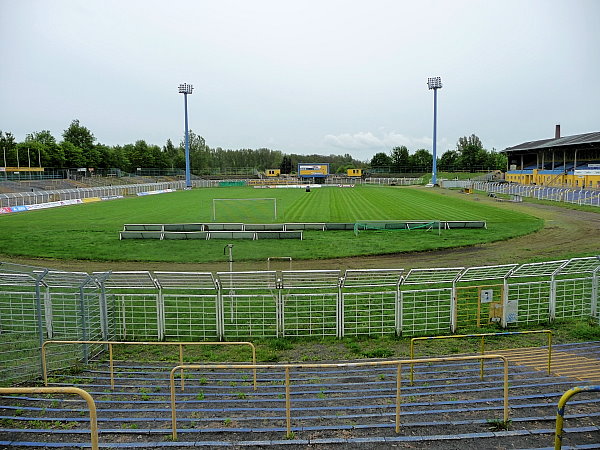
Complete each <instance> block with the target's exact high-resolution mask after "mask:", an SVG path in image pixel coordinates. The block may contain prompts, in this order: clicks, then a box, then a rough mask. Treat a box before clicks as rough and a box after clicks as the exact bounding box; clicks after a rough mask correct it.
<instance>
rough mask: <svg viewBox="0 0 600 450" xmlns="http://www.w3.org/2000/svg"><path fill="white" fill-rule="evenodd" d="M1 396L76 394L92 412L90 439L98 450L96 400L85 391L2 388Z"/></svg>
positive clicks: (53, 388)
mask: <svg viewBox="0 0 600 450" xmlns="http://www.w3.org/2000/svg"><path fill="white" fill-rule="evenodd" d="M0 394H75V395H79V396H80V397H81V398H83V399H84V400H85V402H86V403H87V407H88V409H89V410H90V439H91V444H92V450H98V412H97V410H96V402H95V401H94V398H93V397H92V396H91V395H90V394H89V393H88V392H87V391H84V390H83V389H80V388H76V387H24V388H0Z"/></svg>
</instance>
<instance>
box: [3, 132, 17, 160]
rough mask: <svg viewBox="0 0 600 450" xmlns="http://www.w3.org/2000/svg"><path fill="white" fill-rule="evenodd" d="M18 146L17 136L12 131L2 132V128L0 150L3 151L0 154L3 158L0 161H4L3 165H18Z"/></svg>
mask: <svg viewBox="0 0 600 450" xmlns="http://www.w3.org/2000/svg"><path fill="white" fill-rule="evenodd" d="M16 147H17V144H16V143H15V137H14V136H13V134H12V133H11V132H10V131H8V132H6V133H2V130H0V152H1V153H2V155H1V156H0V157H1V158H2V160H0V161H1V162H2V164H3V166H7V167H10V166H16V164H15V162H16V161H17V154H16Z"/></svg>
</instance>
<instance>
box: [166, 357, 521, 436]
mask: <svg viewBox="0 0 600 450" xmlns="http://www.w3.org/2000/svg"><path fill="white" fill-rule="evenodd" d="M484 359H499V360H501V361H502V364H503V402H504V409H503V421H504V422H507V421H508V414H509V410H508V360H507V358H506V357H504V356H501V355H476V356H448V357H442V358H426V359H406V360H394V361H369V362H358V363H329V364H253V365H247V364H246V365H244V364H186V365H179V366H175V367H174V368H173V369H171V373H170V375H169V382H170V389H171V426H172V436H173V440H176V439H177V405H176V400H175V372H177V371H178V370H179V371H183V370H212V369H249V368H252V369H254V370H255V371H256V370H257V369H285V382H284V383H285V415H286V429H287V436H288V437H291V436H292V425H291V420H292V419H291V382H290V369H327V368H344V367H379V366H396V367H397V370H396V414H395V431H396V433H399V432H400V405H401V397H400V388H401V381H402V364H414V363H434V362H446V361H471V360H484Z"/></svg>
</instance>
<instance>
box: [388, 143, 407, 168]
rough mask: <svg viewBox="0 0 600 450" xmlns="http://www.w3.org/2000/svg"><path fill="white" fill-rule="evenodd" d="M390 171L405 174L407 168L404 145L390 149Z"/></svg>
mask: <svg viewBox="0 0 600 450" xmlns="http://www.w3.org/2000/svg"><path fill="white" fill-rule="evenodd" d="M391 158H392V171H393V172H405V171H406V169H407V168H408V149H407V148H406V146H405V145H402V146H400V147H394V148H393V149H392V155H391Z"/></svg>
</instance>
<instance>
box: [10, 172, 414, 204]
mask: <svg viewBox="0 0 600 450" xmlns="http://www.w3.org/2000/svg"><path fill="white" fill-rule="evenodd" d="M247 181H249V180H239V179H235V180H201V179H195V180H192V186H193V187H196V188H201V187H219V186H223V185H226V184H227V183H228V182H229V183H235V184H240V183H244V182H247ZM254 181H256V180H254ZM421 181H422V180H421V179H420V178H367V179H365V180H363V179H361V178H339V179H329V180H326V181H325V184H332V185H335V184H340V183H352V184H365V183H367V184H379V185H396V186H405V185H412V184H419V183H421ZM298 183H303V181H301V180H298ZM184 188H185V181H169V182H161V183H140V184H126V185H119V186H96V187H85V188H83V187H82V188H78V189H56V190H32V191H31V192H12V193H4V194H2V193H0V208H7V207H13V206H26V205H37V204H43V203H51V202H60V201H66V200H78V199H81V200H83V199H85V198H92V197H100V198H111V197H119V196H121V197H125V196H130V195H137V194H139V193H141V192H150V191H158V190H163V189H173V190H181V189H184Z"/></svg>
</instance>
